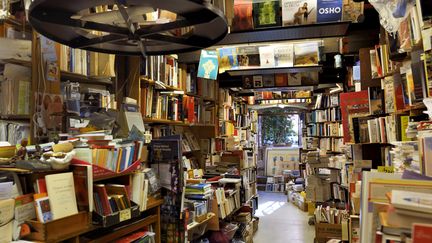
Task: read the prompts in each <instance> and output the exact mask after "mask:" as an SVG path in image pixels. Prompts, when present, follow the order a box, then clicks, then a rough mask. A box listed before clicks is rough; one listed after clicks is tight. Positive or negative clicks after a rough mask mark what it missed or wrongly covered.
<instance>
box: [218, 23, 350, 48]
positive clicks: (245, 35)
mask: <svg viewBox="0 0 432 243" xmlns="http://www.w3.org/2000/svg"><path fill="white" fill-rule="evenodd" d="M350 23H351V22H350V21H341V22H333V23H319V24H309V25H296V26H286V27H275V28H265V29H255V30H251V31H244V32H234V33H230V34H228V35H227V36H226V37H225V38H224V39H223V40H222V41H220V42H219V43H218V44H217V45H235V44H243V43H258V42H275V41H287V40H301V39H318V38H330V37H340V36H345V35H346V33H347V31H348V27H349V25H350Z"/></svg>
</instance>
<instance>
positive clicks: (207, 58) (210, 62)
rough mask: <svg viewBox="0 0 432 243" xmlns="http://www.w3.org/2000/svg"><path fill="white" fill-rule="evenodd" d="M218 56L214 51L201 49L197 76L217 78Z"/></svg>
mask: <svg viewBox="0 0 432 243" xmlns="http://www.w3.org/2000/svg"><path fill="white" fill-rule="evenodd" d="M218 65H219V63H218V56H217V52H216V51H207V50H202V51H201V56H200V61H199V64H198V77H199V78H205V79H212V80H216V79H217V74H218Z"/></svg>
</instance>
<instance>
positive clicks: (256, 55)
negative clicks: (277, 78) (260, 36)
mask: <svg viewBox="0 0 432 243" xmlns="http://www.w3.org/2000/svg"><path fill="white" fill-rule="evenodd" d="M238 63H239V67H240V68H247V67H259V66H260V52H259V49H258V47H257V46H245V47H239V48H238Z"/></svg>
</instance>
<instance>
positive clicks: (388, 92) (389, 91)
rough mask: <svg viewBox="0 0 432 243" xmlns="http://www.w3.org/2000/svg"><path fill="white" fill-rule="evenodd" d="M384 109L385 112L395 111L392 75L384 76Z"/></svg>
mask: <svg viewBox="0 0 432 243" xmlns="http://www.w3.org/2000/svg"><path fill="white" fill-rule="evenodd" d="M384 104H385V105H384V110H385V112H386V113H392V112H394V111H395V90H394V80H393V77H386V78H384Z"/></svg>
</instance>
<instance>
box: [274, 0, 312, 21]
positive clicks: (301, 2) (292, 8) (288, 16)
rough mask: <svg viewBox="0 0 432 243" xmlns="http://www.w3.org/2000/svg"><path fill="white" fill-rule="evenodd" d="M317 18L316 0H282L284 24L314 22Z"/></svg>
mask: <svg viewBox="0 0 432 243" xmlns="http://www.w3.org/2000/svg"><path fill="white" fill-rule="evenodd" d="M316 20H317V1H316V0H282V23H283V25H284V26H287V25H304V24H314V23H316Z"/></svg>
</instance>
